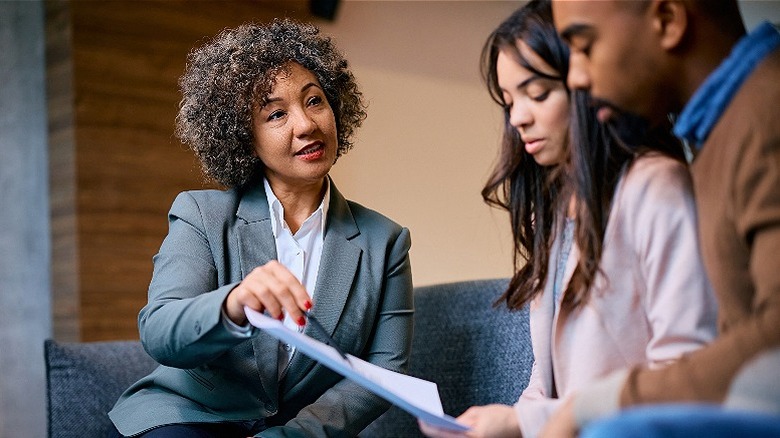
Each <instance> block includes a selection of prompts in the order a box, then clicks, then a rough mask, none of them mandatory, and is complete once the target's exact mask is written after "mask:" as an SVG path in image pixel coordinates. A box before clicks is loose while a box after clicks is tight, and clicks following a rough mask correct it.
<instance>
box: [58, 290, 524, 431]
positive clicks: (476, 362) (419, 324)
mask: <svg viewBox="0 0 780 438" xmlns="http://www.w3.org/2000/svg"><path fill="white" fill-rule="evenodd" d="M505 287H506V280H478V281H467V282H459V283H450V284H440V285H434V286H426V287H420V288H417V289H415V308H416V309H415V310H416V311H415V318H414V320H415V331H414V338H413V340H412V357H411V369H410V373H411V374H412V375H414V376H417V377H421V378H423V379H426V380H431V381H434V382H436V383H437V384H438V385H439V393H440V394H441V399H442V404H443V406H444V411H445V412H446V413H448V414H450V415H453V416H457V415H459V414H461V413H462V412H463V411H464V410H465V409H466V408H468V407H469V406H471V405H481V404H488V403H507V404H511V403H514V402H515V401H516V400H517V397H518V395H519V394H520V392H521V391H522V390H523V388H525V385H526V384H527V382H528V377H529V374H530V371H531V365H532V363H533V353H532V351H531V344H530V341H529V338H528V314H527V311H526V310H523V311H520V312H508V311H507V310H506V307H505V306H503V305H501V306H499V307H497V308H494V307H493V302H494V301H495V300H496V298H498V296H499V295H500V294H501V292H503V290H504V288H505ZM45 350H46V370H47V385H48V410H49V411H48V421H49V436H50V437H56V438H65V437H104V436H106V434H107V430H108V426H109V420H108V417H107V416H106V412H107V411H108V410H109V409H110V408H111V406H113V404H114V402H115V401H116V399H117V398H118V397H119V395H120V394H121V393H122V391H124V390H125V389H126V388H127V387H128V386H129V385H130V384H131V383H133V382H135V381H136V380H137V379H138V378H140V377H141V376H143V375H145V374H147V373H149V372H150V371H151V370H152V369H153V368H154V367H155V366H156V364H155V362H154V361H153V360H152V359H151V358H150V357H149V356H147V354H146V353H145V352H144V350H143V348H142V347H141V344H140V343H139V342H137V341H118V342H92V343H57V342H54V341H51V340H49V341H46V344H45ZM360 436H361V437H367V438H375V437H378V438H382V437H388V438H403V437H417V436H421V435H420V433H419V431H418V428H417V424H416V420H415V419H414V418H413V417H411V416H410V415H408V414H406V413H405V412H404V411H402V410H400V409H398V408H395V407H393V408H391V409H390V410H389V411H388V412H387V413H385V414H384V415H383V416H382V417H380V418H379V419H377V421H375V422H374V423H373V424H371V425H370V426H369V427H368V428H367V429H366V430H365V431H364V432H363V433H361V435H360Z"/></svg>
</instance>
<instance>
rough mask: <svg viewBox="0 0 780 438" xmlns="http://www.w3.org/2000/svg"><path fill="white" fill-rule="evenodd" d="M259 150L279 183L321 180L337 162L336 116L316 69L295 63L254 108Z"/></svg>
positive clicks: (269, 176)
mask: <svg viewBox="0 0 780 438" xmlns="http://www.w3.org/2000/svg"><path fill="white" fill-rule="evenodd" d="M253 115H254V117H253V120H252V125H253V126H252V130H253V133H254V137H255V139H254V142H255V152H256V153H257V156H258V158H260V160H261V161H262V162H263V165H264V166H265V177H266V178H267V179H268V182H269V183H270V184H271V187H273V188H275V189H276V188H277V187H279V188H286V189H287V190H295V189H298V188H301V187H305V186H308V185H312V184H321V183H322V181H323V180H324V178H325V176H326V175H327V174H328V172H329V171H330V168H331V167H332V166H333V163H334V162H335V161H336V150H337V148H338V139H337V136H336V118H335V116H334V115H333V110H332V109H331V107H330V104H329V103H328V100H327V99H326V98H325V92H324V91H323V89H322V87H321V86H320V82H319V81H318V80H317V78H316V76H314V74H313V73H312V72H311V71H309V70H307V69H306V68H304V67H302V66H301V65H300V64H298V63H295V62H290V63H289V64H287V65H286V66H285V68H283V69H282V70H281V71H280V72H279V74H278V75H277V76H276V80H275V83H274V85H273V88H272V89H271V92H270V93H269V94H268V97H267V99H266V103H265V105H263V106H262V107H261V106H259V105H258V106H257V107H256V108H255V109H254V114H253Z"/></svg>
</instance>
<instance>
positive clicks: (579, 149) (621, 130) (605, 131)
mask: <svg viewBox="0 0 780 438" xmlns="http://www.w3.org/2000/svg"><path fill="white" fill-rule="evenodd" d="M575 94H576V97H575V99H574V106H575V107H579V106H583V107H590V108H595V107H597V106H598V105H597V103H596V102H593V101H592V98H591V97H590V95H589V94H587V93H585V92H577V93H575ZM572 114H574V115H573V117H572V120H571V125H570V128H569V129H570V133H571V138H572V139H573V141H576V146H573V147H571V152H570V154H569V158H570V161H569V163H568V169H567V171H566V176H567V186H569V187H571V188H572V191H573V193H574V196H575V198H576V206H577V207H576V232H575V240H574V241H575V243H576V245H577V247H578V249H579V252H580V257H579V260H578V261H577V266H576V268H575V269H574V272H573V273H572V277H571V279H570V280H569V285H568V287H567V288H566V292H565V294H564V296H563V302H562V306H563V307H565V308H567V309H575V308H577V307H579V306H581V305H583V304H584V303H586V302H587V300H588V298H589V297H590V292H591V286H592V285H593V283H594V281H595V279H596V276H597V275H598V274H599V272H600V269H599V262H600V261H601V254H602V252H603V245H604V236H605V233H606V230H607V224H608V221H609V213H610V211H611V210H612V203H613V200H614V197H615V191H616V189H617V185H618V183H619V182H620V178H621V177H622V176H623V175H624V174H626V173H627V172H628V171H629V169H630V167H631V165H632V164H633V163H634V162H635V161H636V159H637V158H638V157H639V156H641V155H642V154H646V153H648V152H659V153H661V154H664V155H666V156H669V157H672V158H674V159H677V160H679V161H682V162H684V161H685V153H684V151H683V146H682V144H681V143H680V142H679V141H678V140H677V139H676V138H674V137H673V136H672V134H671V126H670V125H666V124H664V125H657V126H654V127H652V128H651V127H650V126H649V125H648V124H647V122H646V121H645V120H644V119H642V118H640V117H638V116H635V115H632V114H629V113H625V112H621V113H620V114H619V115H618V116H616V117H613V119H612V121H610V122H608V123H607V124H606V125H601V124H599V122H598V120H597V119H596V112H595V110H591V111H574V112H572Z"/></svg>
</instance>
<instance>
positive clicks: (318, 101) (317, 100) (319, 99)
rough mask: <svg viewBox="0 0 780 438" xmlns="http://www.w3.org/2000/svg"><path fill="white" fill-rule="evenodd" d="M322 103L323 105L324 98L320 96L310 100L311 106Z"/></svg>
mask: <svg viewBox="0 0 780 438" xmlns="http://www.w3.org/2000/svg"><path fill="white" fill-rule="evenodd" d="M321 103H322V97H320V96H312V97H310V98H309V105H311V106H314V105H319V104H321Z"/></svg>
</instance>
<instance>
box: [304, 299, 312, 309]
mask: <svg viewBox="0 0 780 438" xmlns="http://www.w3.org/2000/svg"><path fill="white" fill-rule="evenodd" d="M303 306H304V307H306V310H309V309H311V301H309V300H306V302H305V303H303Z"/></svg>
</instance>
